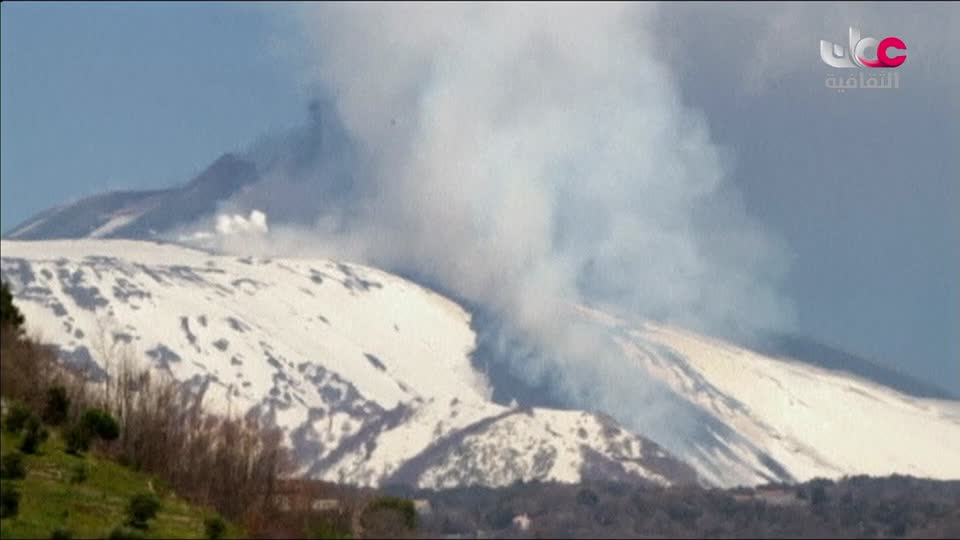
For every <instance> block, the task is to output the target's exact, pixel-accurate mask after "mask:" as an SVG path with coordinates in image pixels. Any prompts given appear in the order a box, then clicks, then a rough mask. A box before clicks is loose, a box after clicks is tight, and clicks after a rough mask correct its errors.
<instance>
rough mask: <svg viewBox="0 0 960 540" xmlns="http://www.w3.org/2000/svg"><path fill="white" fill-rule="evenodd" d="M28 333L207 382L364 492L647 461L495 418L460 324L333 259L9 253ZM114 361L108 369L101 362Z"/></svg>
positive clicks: (25, 248)
mask: <svg viewBox="0 0 960 540" xmlns="http://www.w3.org/2000/svg"><path fill="white" fill-rule="evenodd" d="M2 271H3V275H4V279H6V280H8V281H9V282H10V283H11V287H12V289H13V291H14V294H15V297H16V301H17V304H18V306H20V307H21V309H22V310H23V312H24V314H25V316H26V318H27V321H28V329H29V331H31V332H35V333H38V334H40V335H41V336H42V337H43V338H44V339H46V340H48V341H51V342H53V343H55V344H57V345H58V346H59V347H60V348H61V349H62V350H63V351H64V352H65V353H71V352H73V353H76V352H77V351H80V350H82V349H83V348H86V350H87V351H88V352H89V354H90V355H91V356H92V357H93V358H94V359H95V361H96V362H98V364H99V365H100V366H101V367H104V368H106V369H107V370H108V371H110V370H111V369H115V368H113V366H115V365H117V363H118V362H119V361H121V360H122V359H124V358H128V359H130V360H131V361H133V362H139V363H140V364H141V365H144V366H150V367H151V368H153V369H156V370H159V371H162V372H164V373H168V374H169V375H170V376H172V377H174V378H175V379H177V380H180V381H191V380H192V381H195V382H198V381H199V382H208V383H209V387H208V389H207V391H206V392H207V394H206V396H205V403H207V404H208V406H210V407H211V408H213V409H214V410H216V411H218V412H229V413H230V414H245V413H247V412H248V411H252V412H253V413H255V414H259V415H260V416H261V417H263V418H265V419H269V420H271V421H273V422H275V423H276V425H278V426H280V427H281V428H283V429H284V431H285V432H286V434H287V437H288V443H289V444H290V446H291V447H292V448H293V449H294V451H295V452H296V455H297V459H298V463H299V466H300V468H299V471H298V473H299V474H302V475H307V476H311V477H317V478H325V479H329V480H334V481H342V482H349V483H354V484H361V485H378V484H380V483H383V482H386V481H390V480H392V479H397V478H402V479H403V480H404V481H406V482H409V483H413V484H417V485H420V486H439V485H444V486H451V485H461V484H464V483H478V484H485V485H505V484H509V483H512V482H514V481H515V480H517V479H524V480H533V479H539V480H559V481H568V482H574V481H578V480H579V479H580V478H581V474H582V470H583V468H584V466H585V464H586V463H587V461H588V458H587V454H586V450H585V448H589V449H590V450H591V451H592V452H594V453H595V455H597V456H602V457H603V459H606V460H610V461H611V462H617V463H620V466H621V467H622V468H623V469H624V470H627V471H629V472H630V473H632V474H634V475H635V476H637V477H641V478H647V479H650V480H651V481H655V482H658V483H664V484H666V483H670V482H671V481H672V480H673V478H668V477H666V476H663V475H661V474H658V473H656V472H654V471H651V470H647V468H646V467H645V465H644V461H643V460H644V458H645V457H646V456H645V452H646V451H648V450H651V449H655V448H656V446H655V445H653V444H652V443H649V442H645V441H643V440H642V439H641V438H640V437H638V436H636V435H633V434H629V433H627V432H624V431H621V430H616V431H617V434H616V435H608V434H606V430H607V429H608V426H606V425H605V424H604V423H603V422H601V421H600V420H599V419H598V418H597V417H595V416H594V415H591V414H588V413H583V412H580V411H552V410H546V409H536V410H519V409H510V408H507V407H503V406H501V405H497V404H495V403H493V402H491V401H490V396H491V390H490V388H489V385H488V383H487V381H486V378H485V377H484V375H483V374H481V373H479V372H478V371H476V370H475V369H474V368H473V366H472V365H471V363H470V358H469V355H470V353H471V352H472V350H473V348H474V345H475V336H474V334H473V331H472V330H471V328H470V315H469V314H468V313H467V312H466V311H464V310H463V309H462V308H461V307H460V306H459V305H457V304H456V303H454V302H452V301H450V300H448V299H446V298H444V297H443V296H441V295H438V294H435V293H433V292H431V291H428V290H426V289H424V288H423V287H421V286H419V285H417V284H415V283H412V282H410V281H407V280H404V279H402V278H399V277H397V276H394V275H391V274H388V273H386V272H382V271H379V270H376V269H373V268H369V267H365V266H362V265H357V264H350V263H344V262H340V261H334V260H327V259H281V258H276V259H262V258H253V257H236V256H227V255H218V254H213V253H208V252H205V251H200V250H196V249H190V248H185V247H181V246H177V245H173V244H164V243H157V242H141V241H129V240H102V239H100V240H91V239H85V240H76V241H41V242H20V241H7V240H4V241H3V242H2ZM110 351H112V352H110Z"/></svg>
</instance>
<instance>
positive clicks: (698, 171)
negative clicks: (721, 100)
mask: <svg viewBox="0 0 960 540" xmlns="http://www.w3.org/2000/svg"><path fill="white" fill-rule="evenodd" d="M655 10H656V8H655V7H653V6H648V5H623V4H613V5H597V4H590V5H571V4H563V5H553V6H549V7H543V6H537V5H528V4H510V5H491V4H479V5H475V4H466V5H463V4H460V5H446V4H428V5H410V4H405V5H384V4H377V5H368V4H332V5H331V4H323V5H308V6H301V8H300V9H298V10H297V11H296V16H295V17H296V21H297V26H298V28H299V30H300V38H299V39H302V50H303V57H304V63H305V64H306V65H307V66H308V70H307V74H308V79H310V80H311V81H312V82H313V83H315V84H316V85H318V86H319V87H320V88H322V89H323V92H324V94H325V95H327V96H329V101H328V102H323V104H322V105H316V106H314V107H311V118H312V119H313V120H312V121H311V123H310V124H309V125H308V126H306V128H304V131H302V132H298V134H297V135H296V136H295V137H294V138H295V140H296V141H297V142H296V144H292V143H290V140H291V139H280V140H278V141H272V142H269V143H268V142H262V144H261V145H260V146H257V149H256V150H255V151H254V153H257V152H259V153H260V154H263V155H266V154H269V155H270V156H272V157H271V158H269V159H267V158H263V157H262V156H261V157H260V158H259V159H260V163H261V167H266V168H268V169H269V170H268V171H267V172H266V173H265V177H266V178H267V180H265V181H264V182H263V183H262V184H261V185H259V186H254V187H253V188H252V189H250V190H248V191H247V192H245V193H244V194H242V195H240V196H238V197H237V198H236V199H235V200H233V201H231V203H230V205H229V208H227V210H229V211H231V212H234V211H237V212H247V211H249V210H250V209H253V208H258V209H261V210H263V211H265V212H266V214H267V215H268V216H269V217H270V220H271V227H270V232H269V233H268V234H267V235H266V237H265V240H264V243H263V245H262V246H261V248H260V249H261V250H263V251H268V252H271V253H281V254H287V255H308V254H309V255H329V256H334V257H338V258H348V259H354V260H359V261H362V262H366V263H369V264H373V265H376V266H380V267H383V268H387V269H390V270H393V271H395V272H399V273H401V274H404V275H408V276H414V277H416V278H417V279H418V280H420V281H422V282H425V283H427V284H430V285H432V286H435V287H437V288H438V289H440V290H442V291H444V292H447V293H449V294H451V295H452V296H454V297H455V298H457V299H459V300H461V301H463V302H464V303H465V304H467V305H470V306H473V307H475V308H476V309H477V310H479V311H482V312H483V313H484V314H485V319H486V320H491V321H495V323H494V324H489V325H487V326H485V327H484V328H481V329H479V332H478V334H479V339H480V340H481V342H482V343H481V344H482V345H483V346H484V348H485V350H488V351H492V352H493V353H494V355H495V356H496V357H497V361H498V362H503V363H505V365H506V366H508V368H509V370H510V371H511V372H513V373H515V374H517V375H518V376H520V377H523V378H525V379H526V380H528V381H530V382H531V383H538V382H542V381H543V380H545V379H547V378H549V379H550V381H551V384H550V387H551V392H553V393H554V395H555V397H556V398H557V399H559V400H561V401H563V402H565V403H567V404H569V405H571V406H577V407H583V408H587V409H597V410H604V411H606V412H608V413H610V414H612V415H613V416H615V417H617V418H618V419H619V420H621V421H622V422H624V423H625V424H627V425H628V426H633V427H643V428H649V427H650V425H651V423H652V422H653V421H652V420H651V418H662V417H663V415H666V414H669V413H671V412H676V411H671V407H673V406H674V402H673V400H671V399H670V398H669V397H666V394H667V392H666V390H665V389H663V388H661V387H659V386H656V385H654V384H653V383H652V382H648V381H647V380H645V378H644V377H643V374H642V373H641V369H640V368H639V366H636V365H633V364H632V363H631V362H630V361H629V360H627V359H625V358H624V356H623V354H622V352H621V351H620V350H619V348H618V347H617V346H616V345H615V343H614V341H613V340H611V339H610V336H609V334H608V332H607V331H606V330H603V331H602V330H601V329H600V328H599V327H598V325H596V324H591V323H590V322H589V321H588V320H586V319H585V318H584V317H583V316H582V314H580V312H579V311H578V310H577V309H575V306H578V305H587V306H592V307H595V308H597V309H600V310H602V311H605V312H608V313H612V314H615V315H617V316H620V317H623V318H625V319H628V320H633V321H636V320H642V319H655V320H659V321H663V322H666V323H671V324H678V325H682V326H685V327H692V328H696V329H699V330H702V331H708V332H715V333H724V334H737V333H750V332H752V331H755V330H762V329H770V328H782V327H785V326H788V325H789V324H790V321H791V310H790V305H789V302H787V301H786V300H785V299H784V298H782V297H781V295H780V294H779V292H778V285H779V282H780V280H781V279H782V276H783V274H784V272H785V270H786V267H787V257H786V255H785V250H784V249H783V248H782V246H780V245H779V244H778V241H777V239H776V238H773V237H771V236H770V235H768V234H767V233H766V232H765V231H764V230H762V229H761V228H760V227H759V226H758V225H757V224H756V223H755V222H754V221H752V220H751V218H750V217H749V216H748V215H747V213H746V211H745V209H744V207H743V204H742V202H741V200H740V199H739V197H738V195H737V193H736V191H735V190H734V189H733V188H732V186H731V183H730V182H729V179H728V178H727V177H726V170H727V169H728V166H727V159H728V158H727V155H726V153H725V152H724V151H723V149H721V148H718V147H717V146H716V145H714V144H713V143H712V142H711V140H710V133H709V127H708V125H707V123H706V120H705V118H704V117H703V116H702V115H701V114H699V113H698V112H697V111H694V110H690V109H688V108H686V107H684V105H683V103H682V100H681V97H680V93H679V91H678V89H677V87H676V85H675V84H674V82H673V74H672V72H671V69H670V66H669V65H667V64H665V63H664V62H663V61H662V60H661V58H660V56H659V55H658V51H659V50H660V49H661V44H660V43H659V42H658V41H657V39H655V32H654V31H653V29H652V28H651V25H652V23H653V22H654V21H655V20H656V18H655V14H656V13H655ZM324 107H326V109H325V108H324ZM321 116H322V117H323V118H324V119H325V120H324V121H323V122H318V121H316V119H317V118H318V117H321ZM328 118H331V120H329V121H330V122H335V126H336V129H335V130H334V131H336V133H333V134H331V133H327V134H326V135H325V136H320V135H317V134H316V130H320V129H329V128H323V127H322V125H323V124H327V123H328V121H327V120H326V119H328ZM318 125H319V126H321V127H317V126H318ZM304 141H306V143H305V142H304ZM311 141H312V142H311ZM331 141H340V142H336V143H335V142H331ZM343 141H348V143H344V142H343ZM265 148H274V149H276V148H284V149H285V150H283V151H273V152H272V153H270V152H266V154H264V152H265V150H264V149H265ZM291 148H292V149H293V150H291ZM260 154H258V155H260ZM278 156H279V157H278ZM287 209H291V210H290V212H294V213H296V214H297V216H298V217H300V218H304V217H306V218H308V221H309V223H308V225H303V221H304V220H303V219H301V220H300V223H301V224H300V225H297V226H294V225H287V226H284V225H282V221H283V213H284V212H285V211H287ZM227 240H228V241H229V239H227ZM233 247H236V248H238V249H239V247H240V246H239V245H237V246H233ZM227 248H228V249H229V248H230V246H229V245H228V246H227ZM242 248H243V249H245V250H247V251H249V250H251V249H255V248H254V247H253V246H252V244H251V243H250V242H249V241H246V240H245V241H244V243H243V244H242ZM681 420H682V419H681ZM691 429H693V428H691ZM672 433H674V435H675V434H676V432H675V431H674V432H672ZM663 437H667V438H669V435H668V434H664V435H663ZM663 437H662V438H663ZM662 442H665V443H667V445H668V446H670V445H669V441H662Z"/></svg>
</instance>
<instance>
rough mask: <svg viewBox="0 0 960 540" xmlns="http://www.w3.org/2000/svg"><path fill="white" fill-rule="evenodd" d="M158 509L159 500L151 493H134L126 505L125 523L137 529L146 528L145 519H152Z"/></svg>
mask: <svg viewBox="0 0 960 540" xmlns="http://www.w3.org/2000/svg"><path fill="white" fill-rule="evenodd" d="M158 510H160V500H159V499H157V498H156V497H155V496H154V495H153V494H150V493H140V494H138V495H134V496H133V498H131V499H130V504H129V505H128V506H127V518H128V519H127V524H128V525H130V526H131V527H136V528H137V529H146V528H147V521H149V520H151V519H153V517H154V516H156V515H157V511H158Z"/></svg>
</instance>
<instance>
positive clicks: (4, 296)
mask: <svg viewBox="0 0 960 540" xmlns="http://www.w3.org/2000/svg"><path fill="white" fill-rule="evenodd" d="M0 326H4V327H6V326H9V327H10V328H11V329H13V331H14V332H15V333H17V334H19V333H20V332H21V331H22V330H23V314H22V313H20V310H19V309H18V308H17V306H16V305H15V304H14V303H13V295H12V294H10V287H9V286H8V285H7V283H6V282H4V283H3V284H2V285H0Z"/></svg>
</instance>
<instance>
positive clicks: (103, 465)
mask: <svg viewBox="0 0 960 540" xmlns="http://www.w3.org/2000/svg"><path fill="white" fill-rule="evenodd" d="M21 437H22V436H16V435H12V434H10V433H7V431H6V430H3V432H2V450H0V453H2V455H4V456H6V455H7V454H9V453H11V452H13V451H15V450H16V448H17V444H18V443H19V440H20V438H21ZM24 464H25V468H26V477H25V478H23V479H20V480H9V479H6V478H5V479H3V480H0V482H2V484H3V486H9V485H13V486H16V488H17V489H18V490H19V491H20V493H21V496H20V503H19V511H18V513H17V515H16V516H15V517H11V518H4V519H3V520H2V521H0V536H2V537H3V538H49V537H50V535H51V533H52V532H53V531H55V530H68V531H70V532H71V533H72V534H73V537H75V538H105V537H107V535H108V534H109V533H110V532H111V531H112V530H113V529H114V528H116V527H118V526H120V525H122V524H123V523H124V521H125V519H126V516H125V511H126V507H127V505H128V503H129V501H130V499H131V497H133V496H134V495H137V494H140V493H154V494H156V495H157V496H158V497H159V499H160V501H161V508H160V511H159V512H158V514H157V516H156V518H154V519H152V520H150V523H149V524H150V526H149V528H148V529H147V531H146V534H145V536H146V537H147V538H203V537H204V520H205V519H206V518H209V517H212V516H214V515H215V513H214V512H213V511H212V510H209V509H204V508H198V507H196V506H191V505H190V504H188V503H186V502H184V501H183V500H181V499H179V498H178V497H177V496H176V495H175V494H173V493H172V492H171V491H170V490H168V489H166V488H165V487H164V486H163V484H162V483H161V482H160V481H159V480H157V479H156V478H154V477H152V476H149V475H146V474H142V473H138V472H135V471H132V470H130V469H128V468H126V467H124V466H122V465H120V464H119V463H116V462H114V461H111V460H109V459H106V458H103V457H98V456H96V455H93V454H88V455H86V456H72V455H69V454H67V453H66V452H65V451H64V444H63V440H62V438H61V437H60V436H59V433H58V432H57V431H53V432H52V435H51V438H50V439H49V440H48V441H47V442H46V443H44V444H43V445H42V446H41V448H40V450H39V452H38V453H37V454H36V455H27V456H26V457H25V461H24ZM79 468H82V469H83V470H84V471H85V476H86V478H85V479H83V480H82V481H80V478H79V476H78V469H79ZM228 535H229V536H230V537H237V536H241V535H242V532H241V531H240V530H239V529H237V528H236V527H234V526H229V527H228Z"/></svg>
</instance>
